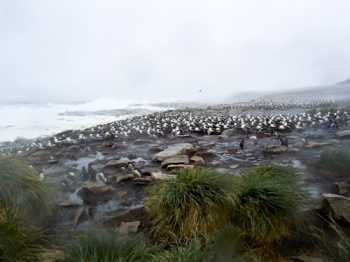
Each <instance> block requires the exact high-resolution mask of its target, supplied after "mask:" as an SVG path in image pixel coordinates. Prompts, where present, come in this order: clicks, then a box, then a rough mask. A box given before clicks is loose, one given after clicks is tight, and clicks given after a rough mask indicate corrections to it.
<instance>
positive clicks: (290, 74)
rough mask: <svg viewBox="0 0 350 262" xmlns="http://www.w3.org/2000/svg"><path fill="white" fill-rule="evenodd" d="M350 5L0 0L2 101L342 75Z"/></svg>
mask: <svg viewBox="0 0 350 262" xmlns="http://www.w3.org/2000/svg"><path fill="white" fill-rule="evenodd" d="M349 10H350V2H349V1H346V0H343V1H341V0H338V1H322V0H317V1H316V0H307V1H305V0H270V1H261V0H256V1H232V0H227V1H226V0H216V1H205V0H190V1H188V0H186V1H185V0H178V1H166V0H153V1H152V0H150V1H144V0H139V1H136V0H130V1H117V0H99V1H97V0H94V1H92V0H81V1H80V0H74V1H72V0H60V1H47V0H31V1H25V0H11V1H6V0H2V1H0V58H1V59H0V90H1V96H0V101H1V102H14V101H35V102H48V101H50V102H60V101H66V102H67V101H81V100H91V99H95V98H99V97H109V98H111V97H114V98H116V99H133V100H154V101H155V100H194V101H202V100H203V101H220V100H221V99H225V98H226V97H228V96H230V95H232V94H234V93H237V92H242V91H244V92H246V91H251V90H257V91H267V90H283V89H288V88H297V87H302V86H309V85H322V84H328V83H333V82H337V81H341V80H343V79H346V78H348V77H350V70H349V69H350V49H349V40H350V18H349V14H348V13H349Z"/></svg>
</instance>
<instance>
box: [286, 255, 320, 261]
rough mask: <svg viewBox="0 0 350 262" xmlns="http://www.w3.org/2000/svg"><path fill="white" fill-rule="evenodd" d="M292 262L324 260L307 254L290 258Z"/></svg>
mask: <svg viewBox="0 0 350 262" xmlns="http://www.w3.org/2000/svg"><path fill="white" fill-rule="evenodd" d="M292 261H293V262H325V260H324V259H323V258H321V257H310V256H307V255H301V256H298V257H293V258H292Z"/></svg>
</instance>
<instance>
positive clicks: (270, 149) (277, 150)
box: [264, 145, 288, 154]
mask: <svg viewBox="0 0 350 262" xmlns="http://www.w3.org/2000/svg"><path fill="white" fill-rule="evenodd" d="M286 152H288V147H286V146H276V145H270V146H267V147H266V148H265V149H264V153H267V154H283V153H286Z"/></svg>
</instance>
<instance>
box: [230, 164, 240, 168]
mask: <svg viewBox="0 0 350 262" xmlns="http://www.w3.org/2000/svg"><path fill="white" fill-rule="evenodd" d="M230 168H231V169H236V168H239V164H235V165H231V166H230Z"/></svg>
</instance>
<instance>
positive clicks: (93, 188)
mask: <svg viewBox="0 0 350 262" xmlns="http://www.w3.org/2000/svg"><path fill="white" fill-rule="evenodd" d="M82 189H84V190H88V191H89V192H90V193H92V194H95V195H98V194H106V193H110V192H112V191H114V188H113V187H112V186H110V185H106V184H105V183H103V182H102V181H96V182H92V181H88V182H85V183H84V184H83V186H82Z"/></svg>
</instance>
